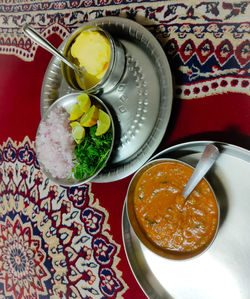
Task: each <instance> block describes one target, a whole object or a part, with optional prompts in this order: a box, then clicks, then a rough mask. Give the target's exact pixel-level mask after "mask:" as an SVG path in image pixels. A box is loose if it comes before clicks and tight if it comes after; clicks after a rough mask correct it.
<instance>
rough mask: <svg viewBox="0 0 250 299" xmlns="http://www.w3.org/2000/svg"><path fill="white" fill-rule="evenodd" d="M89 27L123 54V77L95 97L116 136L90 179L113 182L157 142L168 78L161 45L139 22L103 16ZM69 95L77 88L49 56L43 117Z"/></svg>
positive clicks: (166, 109)
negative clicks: (104, 108) (109, 37)
mask: <svg viewBox="0 0 250 299" xmlns="http://www.w3.org/2000/svg"><path fill="white" fill-rule="evenodd" d="M89 25H98V26H100V27H103V28H104V29H105V30H107V31H108V32H109V33H111V35H112V36H114V37H115V38H117V39H119V40H120V41H121V43H122V44H123V46H124V48H125V51H126V67H125V72H124V74H123V77H122V79H121V80H120V82H119V83H118V85H117V86H116V87H115V89H113V90H112V91H111V92H109V93H105V94H102V95H98V96H99V97H100V98H101V100H103V101H104V102H105V104H106V105H107V106H108V107H109V109H110V110H111V113H112V115H113V118H114V123H115V135H116V138H115V146H114V151H113V154H112V156H111V159H110V162H109V163H108V165H107V166H106V167H105V168H104V170H103V171H102V172H101V173H100V174H99V175H98V176H97V177H95V179H94V180H93V181H94V182H111V181H115V180H119V179H122V178H124V177H126V176H128V175H130V174H132V173H133V172H135V171H136V170H137V169H138V168H139V167H141V166H142V165H143V164H144V163H145V162H146V161H147V160H148V159H149V158H150V157H151V156H152V154H153V153H154V151H155V150H156V149H157V147H158V145H159V144H160V142H161V140H162V138H163V136H164V133H165V131H166V128H167V125H168V122H169V118H170V113H171V108H172V97H173V90H172V77H171V72H170V68H169V64H168V61H167V58H166V55H165V53H164V51H163V49H162V47H161V45H160V44H159V42H158V41H157V40H156V38H155V37H154V36H153V35H152V34H151V33H150V32H149V31H148V30H147V29H145V28H144V27H143V26H141V25H140V24H138V23H136V22H134V21H131V20H128V19H124V18H119V17H105V18H99V19H95V20H93V21H90V22H89ZM66 42H67V40H65V41H64V42H63V43H62V44H61V45H60V47H59V49H63V47H64V46H65V44H66ZM72 92H75V90H73V89H72V88H70V87H69V86H68V85H67V84H66V82H65V80H64V78H63V77H62V74H61V63H60V61H59V60H58V59H57V58H55V57H53V58H52V59H51V61H50V63H49V65H48V68H47V71H46V73H45V77H44V80H43V85H42V91H41V114H43V113H44V112H45V111H46V110H47V109H48V107H49V106H50V105H51V104H52V103H53V102H54V101H55V100H56V99H58V98H59V97H61V96H63V95H65V94H68V93H72Z"/></svg>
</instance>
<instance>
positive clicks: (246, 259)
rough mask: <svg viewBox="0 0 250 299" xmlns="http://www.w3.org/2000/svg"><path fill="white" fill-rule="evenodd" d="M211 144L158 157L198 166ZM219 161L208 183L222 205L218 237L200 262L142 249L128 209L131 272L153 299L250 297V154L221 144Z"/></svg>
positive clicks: (126, 234)
mask: <svg viewBox="0 0 250 299" xmlns="http://www.w3.org/2000/svg"><path fill="white" fill-rule="evenodd" d="M208 143H209V142H208V141H203V142H200V141H199V142H189V143H184V144H180V145H177V146H174V147H171V148H168V149H166V150H164V151H162V152H161V153H159V154H157V155H156V156H154V157H153V158H152V159H154V158H160V157H161V158H162V157H168V158H175V159H179V160H181V161H184V162H187V163H190V164H191V165H192V166H195V165H196V163H197V161H198V159H199V158H200V156H201V152H202V151H203V150H204V148H205V146H206V145H207V144H208ZM216 144H217V145H218V147H219V149H220V152H221V154H220V156H219V158H218V160H217V161H216V162H215V165H214V166H213V167H212V169H211V170H210V171H209V174H208V176H207V179H208V181H209V182H210V184H211V186H212V187H213V189H214V191H215V193H216V195H217V198H218V201H219V205H220V211H221V219H220V227H219V231H218V235H217V237H216V239H215V241H214V243H213V244H212V246H211V247H210V248H209V249H208V250H207V251H206V252H204V253H203V254H202V255H200V256H199V257H196V258H193V259H191V260H186V261H173V260H167V259H164V258H162V257H160V256H157V255H155V254H154V253H152V252H151V251H149V250H148V249H147V248H146V247H145V246H143V245H142V244H141V243H140V241H139V240H138V239H137V237H136V236H135V233H134V232H133V230H132V228H131V227H130V225H129V221H128V217H127V212H126V206H125V205H124V210H123V218H122V230H123V242H124V247H125V250H126V254H127V258H128V261H129V263H130V266H131V269H132V271H133V273H134V275H135V277H136V279H137V281H138V283H139V284H140V286H141V288H142V289H143V291H144V292H145V294H146V295H147V296H148V297H149V298H150V299H151V298H177V299H178V298H181V299H187V298H189V299H190V298H192V299H196V298H197V299H201V298H202V299H205V298H208V299H211V298H213V299H216V298H218V299H221V298H227V299H229V298H232V299H235V298H237V299H241V298H242V299H243V298H250V284H249V277H250V238H249V227H250V217H249V215H250V183H249V178H250V152H249V151H247V150H245V149H242V148H240V147H237V146H234V145H230V144H224V143H216Z"/></svg>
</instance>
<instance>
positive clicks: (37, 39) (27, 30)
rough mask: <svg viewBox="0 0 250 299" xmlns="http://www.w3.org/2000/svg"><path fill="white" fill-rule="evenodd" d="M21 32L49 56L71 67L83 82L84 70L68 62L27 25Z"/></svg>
mask: <svg viewBox="0 0 250 299" xmlns="http://www.w3.org/2000/svg"><path fill="white" fill-rule="evenodd" d="M23 32H24V33H25V34H26V35H27V36H28V37H29V38H31V39H32V40H33V41H34V42H35V43H37V44H38V45H39V46H41V47H42V48H44V49H45V50H47V51H49V52H50V53H51V54H53V55H55V56H56V57H57V58H59V59H60V60H61V61H63V62H64V63H65V64H67V65H68V66H69V67H71V68H72V69H73V70H74V71H75V72H76V73H77V74H78V76H79V78H80V79H81V80H82V82H84V73H85V69H84V68H81V67H79V66H77V65H76V64H74V63H73V62H71V61H69V60H68V59H67V58H66V57H65V56H64V55H62V54H61V53H60V52H59V51H58V50H57V49H56V48H55V47H54V46H53V45H52V44H51V43H49V42H48V41H47V40H46V39H45V38H43V37H42V36H41V35H40V34H39V33H38V32H37V31H35V30H34V29H33V28H31V27H30V26H29V25H28V24H25V25H24V26H23Z"/></svg>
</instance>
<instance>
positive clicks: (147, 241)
mask: <svg viewBox="0 0 250 299" xmlns="http://www.w3.org/2000/svg"><path fill="white" fill-rule="evenodd" d="M193 170H194V169H193V167H192V166H190V165H188V164H186V163H184V162H181V161H178V160H173V159H157V160H153V161H150V162H148V163H147V164H146V165H144V166H143V167H142V168H141V169H139V170H138V171H137V172H136V173H135V175H134V176H133V178H132V180H131V182H130V184H129V187H128V191H127V196H126V205H127V213H128V219H129V222H130V224H131V226H132V228H133V230H134V232H135V234H136V235H137V237H138V238H139V240H140V241H141V242H142V243H143V244H144V245H145V246H146V247H147V248H148V249H150V250H151V251H153V252H154V253H156V254H158V255H160V256H162V257H165V258H168V259H174V260H185V259H189V258H192V257H195V256H198V255H200V254H201V253H202V252H204V251H205V250H206V249H208V248H209V246H210V245H211V244H212V242H213V241H214V239H215V237H216V234H217V231H218V227H219V216H220V211H219V205H218V202H217V199H216V196H215V193H214V191H213V189H212V187H211V186H210V184H209V183H208V181H207V180H206V179H205V178H203V179H202V180H201V181H200V182H199V184H198V185H197V186H196V187H195V189H194V190H193V192H192V193H191V194H190V195H189V197H188V198H187V199H185V198H184V197H183V196H182V195H181V192H182V190H183V189H184V186H185V185H186V183H187V182H188V180H189V178H190V177H191V175H192V172H193Z"/></svg>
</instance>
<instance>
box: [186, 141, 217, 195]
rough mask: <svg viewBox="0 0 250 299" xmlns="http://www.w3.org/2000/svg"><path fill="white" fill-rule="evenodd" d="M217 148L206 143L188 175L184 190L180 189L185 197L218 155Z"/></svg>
mask: <svg viewBox="0 0 250 299" xmlns="http://www.w3.org/2000/svg"><path fill="white" fill-rule="evenodd" d="M219 153H220V152H219V150H218V148H217V147H216V146H215V145H213V144H208V145H207V146H206V147H205V149H204V151H203V153H202V156H201V158H200V160H199V162H198V164H197V165H196V167H195V169H194V172H193V174H192V176H191V177H190V179H189V181H188V182H187V184H186V186H185V188H184V190H183V191H182V196H184V197H185V198H187V197H188V196H189V195H190V193H191V192H192V191H193V189H194V188H195V187H196V185H197V184H198V183H199V182H200V181H201V179H202V178H203V177H204V175H205V174H206V173H207V172H208V170H209V169H210V168H211V166H212V165H213V164H214V162H215V160H216V159H217V157H218V156H219Z"/></svg>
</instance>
